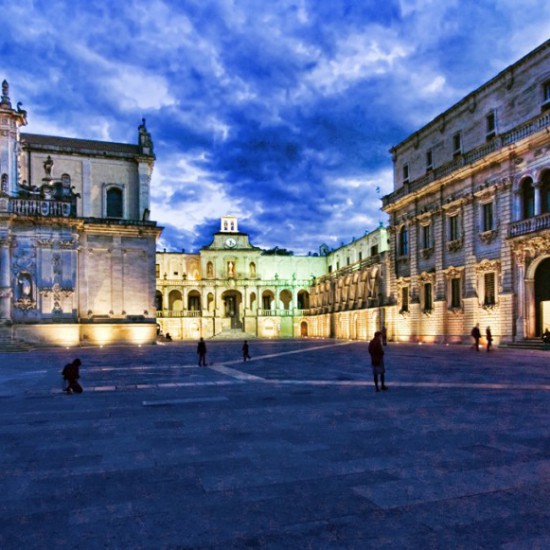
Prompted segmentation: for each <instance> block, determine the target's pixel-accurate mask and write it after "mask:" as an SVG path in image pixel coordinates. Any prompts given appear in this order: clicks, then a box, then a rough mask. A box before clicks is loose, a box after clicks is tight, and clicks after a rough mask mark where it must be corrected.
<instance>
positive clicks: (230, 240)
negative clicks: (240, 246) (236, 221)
mask: <svg viewBox="0 0 550 550" xmlns="http://www.w3.org/2000/svg"><path fill="white" fill-rule="evenodd" d="M236 244H237V241H236V240H235V239H234V238H233V237H229V238H228V239H226V240H225V246H227V247H228V248H233V247H234V246H235V245H236Z"/></svg>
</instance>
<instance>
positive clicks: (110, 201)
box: [106, 187, 123, 218]
mask: <svg viewBox="0 0 550 550" xmlns="http://www.w3.org/2000/svg"><path fill="white" fill-rule="evenodd" d="M106 214H107V217H108V218H122V217H123V208H122V189H119V188H118V187H111V188H110V189H107V209H106Z"/></svg>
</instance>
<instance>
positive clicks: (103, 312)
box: [0, 81, 160, 345]
mask: <svg viewBox="0 0 550 550" xmlns="http://www.w3.org/2000/svg"><path fill="white" fill-rule="evenodd" d="M26 123H27V113H26V111H24V110H22V109H21V108H20V106H19V105H18V106H17V108H13V106H12V104H11V101H10V98H9V88H8V84H7V82H5V81H4V82H3V84H2V97H1V100H0V178H1V180H0V338H1V339H2V340H3V341H8V340H11V339H15V340H24V341H27V342H47V343H57V344H61V345H77V344H82V343H94V344H103V343H112V342H135V343H146V342H153V341H154V340H155V336H156V334H155V327H156V325H155V310H154V293H155V272H154V266H155V245H156V239H157V237H158V234H159V233H160V230H159V228H157V226H156V224H155V223H154V222H151V221H148V219H149V183H150V177H151V172H152V169H153V162H154V154H153V148H152V147H153V144H152V141H151V136H150V134H149V133H148V132H147V129H146V127H145V122H144V123H143V124H142V125H141V126H140V127H139V136H138V139H139V143H138V145H129V144H121V143H107V142H99V141H89V140H80V139H70V138H60V137H54V136H43V135H33V134H24V133H21V132H20V128H21V127H22V126H24V125H25V124H26Z"/></svg>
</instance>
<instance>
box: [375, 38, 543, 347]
mask: <svg viewBox="0 0 550 550" xmlns="http://www.w3.org/2000/svg"><path fill="white" fill-rule="evenodd" d="M391 152H392V155H393V162H394V191H393V192H392V193H391V194H389V195H387V196H386V197H384V199H383V209H384V210H385V211H386V212H387V213H388V214H389V215H390V232H391V248H390V258H391V269H390V274H391V281H390V288H391V290H390V294H391V296H392V297H393V298H394V300H395V301H396V306H394V308H395V310H396V312H395V315H394V317H393V318H394V326H393V331H394V333H395V336H396V338H399V339H414V340H427V341H434V340H435V341H443V340H446V341H451V342H453V341H468V340H469V334H470V331H471V328H472V327H473V326H474V325H475V324H476V323H479V324H480V327H481V329H482V332H484V329H485V327H487V326H490V327H491V330H492V333H493V335H494V336H495V337H496V341H497V342H498V341H499V340H501V341H512V340H520V339H523V338H533V337H539V336H540V335H541V333H542V331H543V330H544V328H547V327H550V41H547V42H545V43H544V44H542V45H541V46H540V47H538V48H537V49H536V50H534V51H532V52H531V53H529V54H528V55H526V56H525V57H524V58H522V59H520V60H519V61H518V62H517V63H515V64H513V65H512V66H510V67H508V68H507V69H506V70H504V71H502V72H501V73H500V74H498V75H497V76H496V77H494V78H493V79H492V80H490V81H489V82H487V83H486V84H484V85H483V86H481V87H480V88H478V89H477V90H475V91H474V92H472V93H470V94H469V95H467V96H466V97H465V98H464V99H462V100H461V101H460V102H458V103H457V104H456V105H454V106H453V107H451V108H450V109H448V110H447V111H445V112H444V113H442V114H441V115H439V116H438V117H437V118H435V119H434V120H433V121H431V122H430V123H429V124H427V125H426V126H424V127H423V128H421V129H420V130H418V131H417V132H415V133H414V134H412V135H411V136H409V137H408V138H407V139H405V140H404V141H403V142H401V143H400V144H399V145H397V146H395V147H394V148H393V149H392V151H391Z"/></svg>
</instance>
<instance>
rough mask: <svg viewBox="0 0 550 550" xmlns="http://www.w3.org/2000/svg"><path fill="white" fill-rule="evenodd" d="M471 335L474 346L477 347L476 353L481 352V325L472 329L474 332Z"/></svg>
mask: <svg viewBox="0 0 550 550" xmlns="http://www.w3.org/2000/svg"><path fill="white" fill-rule="evenodd" d="M470 334H471V335H472V338H473V339H474V346H475V347H476V351H479V339H480V338H481V332H480V331H479V323H478V324H477V325H476V326H475V327H474V328H473V329H472V332H471V333H470Z"/></svg>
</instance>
